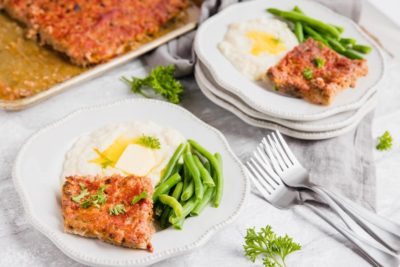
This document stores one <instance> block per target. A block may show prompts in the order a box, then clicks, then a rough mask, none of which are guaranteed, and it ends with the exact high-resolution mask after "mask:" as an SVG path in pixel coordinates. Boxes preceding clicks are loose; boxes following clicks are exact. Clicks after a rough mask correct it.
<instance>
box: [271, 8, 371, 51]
mask: <svg viewBox="0 0 400 267" xmlns="http://www.w3.org/2000/svg"><path fill="white" fill-rule="evenodd" d="M267 11H268V12H269V13H271V14H273V15H275V16H278V17H280V18H283V19H285V20H288V21H291V22H292V23H293V32H294V34H295V35H296V37H297V40H298V41H299V42H300V43H302V42H304V41H305V40H307V38H309V37H310V38H313V39H314V40H317V41H319V42H322V43H323V44H325V45H327V46H328V47H330V48H332V49H333V50H335V51H336V52H338V53H339V54H341V55H343V56H345V57H347V58H350V59H362V58H363V57H362V55H361V54H368V53H370V52H371V50H372V48H371V47H369V46H366V45H360V44H357V41H356V40H354V39H352V38H342V37H341V34H342V33H343V31H344V28H343V27H341V26H337V25H330V24H327V23H325V22H322V21H320V20H317V19H314V18H311V17H308V16H306V15H305V14H304V12H303V11H302V10H301V9H300V8H299V7H298V6H295V7H294V8H293V11H283V10H279V9H276V8H268V9H267Z"/></svg>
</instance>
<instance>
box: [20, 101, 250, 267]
mask: <svg viewBox="0 0 400 267" xmlns="http://www.w3.org/2000/svg"><path fill="white" fill-rule="evenodd" d="M134 120H141V121H154V122H156V123H158V124H160V125H162V126H165V127H172V128H175V129H177V130H179V131H180V132H181V133H182V134H183V135H184V136H185V137H186V138H193V139H195V140H197V141H198V142H199V143H200V144H202V145H204V147H206V148H208V149H209V150H210V151H213V152H217V151H218V152H220V153H221V155H222V159H223V161H224V164H223V165H224V167H223V171H224V177H225V184H224V194H223V197H222V200H221V204H220V206H219V208H212V207H208V208H206V209H205V210H204V211H203V213H202V214H200V216H197V217H193V218H188V219H187V220H186V221H185V224H184V227H183V230H181V231H178V230H175V229H172V228H169V229H166V230H162V231H158V232H156V233H155V234H154V236H153V238H152V244H153V246H154V252H153V253H150V252H147V251H144V250H132V249H127V248H121V247H117V246H113V245H109V244H106V243H103V242H101V241H98V240H95V239H89V238H84V237H79V236H76V235H72V234H67V233H64V231H63V218H62V213H61V205H60V194H61V185H60V180H59V177H60V174H61V170H62V164H63V160H64V156H65V153H66V152H67V151H68V150H69V148H70V147H71V145H72V144H73V143H74V141H75V140H76V139H77V138H78V137H79V136H81V135H82V134H86V133H89V132H92V131H94V130H96V129H98V128H101V127H103V126H104V125H106V124H110V123H122V122H130V121H134ZM13 179H14V183H15V187H16V189H17V191H18V193H19V195H20V197H21V199H22V203H23V206H24V208H25V211H26V214H27V217H28V218H29V220H30V222H31V223H32V224H33V226H34V227H35V228H36V229H38V230H39V231H40V232H42V233H43V234H44V235H46V236H47V237H48V238H49V239H50V240H51V241H52V242H53V243H54V244H55V245H56V246H57V247H58V248H59V249H60V250H61V251H63V252H64V253H65V254H66V255H68V256H70V257H71V258H73V259H75V260H76V261H78V262H80V263H83V264H87V265H90V266H93V265H95V266H146V265H149V264H153V263H156V262H158V261H161V260H163V259H166V258H169V257H172V256H176V255H179V254H182V253H185V252H188V251H190V250H193V249H195V248H198V247H199V246H201V245H203V244H204V243H205V242H206V241H207V240H209V239H210V237H211V236H212V235H213V234H214V233H215V232H216V231H217V230H219V229H221V228H222V227H224V226H226V225H227V224H228V223H231V222H232V221H233V220H234V219H235V218H237V216H238V214H239V212H240V211H241V209H242V208H243V205H244V201H245V199H246V196H247V195H248V192H249V187H250V186H249V181H248V179H247V177H246V174H245V171H244V169H243V165H242V164H241V163H240V161H239V159H238V158H237V157H236V156H235V155H234V153H233V152H232V150H231V148H230V147H229V144H228V142H227V141H226V139H225V137H224V136H223V135H222V134H221V133H220V132H219V131H218V130H216V129H215V128H213V127H211V126H209V125H207V124H206V123H204V122H203V121H201V120H200V119H198V118H196V117H195V116H194V115H192V114H191V113H190V112H188V111H187V110H185V109H183V108H181V107H179V106H177V105H172V104H169V103H166V102H162V101H157V100H147V99H127V100H125V101H120V102H117V103H113V104H108V105H102V106H96V107H90V108H84V109H81V110H78V111H76V112H74V113H72V114H70V115H68V116H67V117H65V118H63V119H61V120H59V121H56V122H54V123H52V124H50V125H49V126H47V127H45V128H43V129H42V130H40V131H38V132H37V133H36V134H34V135H33V136H32V137H31V138H30V139H29V140H28V141H27V142H26V143H25V144H24V145H23V147H22V148H21V150H20V152H19V154H18V156H17V159H16V162H15V165H14V170H13Z"/></svg>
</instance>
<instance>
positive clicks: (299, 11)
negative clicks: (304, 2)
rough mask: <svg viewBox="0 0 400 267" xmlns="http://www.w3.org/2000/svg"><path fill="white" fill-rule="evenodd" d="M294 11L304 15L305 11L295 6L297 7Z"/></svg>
mask: <svg viewBox="0 0 400 267" xmlns="http://www.w3.org/2000/svg"><path fill="white" fill-rule="evenodd" d="M293 11H295V12H297V13H300V14H304V12H303V10H301V9H300V7H299V6H295V7H294V8H293Z"/></svg>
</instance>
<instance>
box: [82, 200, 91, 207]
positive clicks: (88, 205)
mask: <svg viewBox="0 0 400 267" xmlns="http://www.w3.org/2000/svg"><path fill="white" fill-rule="evenodd" d="M90 206H92V202H91V201H90V199H85V200H84V201H83V202H82V203H81V208H84V209H87V208H89V207H90Z"/></svg>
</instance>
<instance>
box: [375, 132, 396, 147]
mask: <svg viewBox="0 0 400 267" xmlns="http://www.w3.org/2000/svg"><path fill="white" fill-rule="evenodd" d="M392 145H393V138H392V136H391V135H390V133H389V131H386V132H384V134H383V135H381V136H380V137H378V144H377V145H376V149H378V150H380V151H383V150H389V149H391V148H392Z"/></svg>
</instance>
